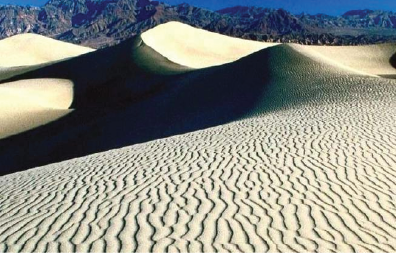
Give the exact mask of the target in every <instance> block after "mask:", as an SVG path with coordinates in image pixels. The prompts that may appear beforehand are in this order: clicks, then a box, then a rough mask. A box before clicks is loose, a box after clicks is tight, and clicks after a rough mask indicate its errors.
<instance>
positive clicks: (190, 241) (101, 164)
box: [0, 23, 396, 252]
mask: <svg viewBox="0 0 396 253" xmlns="http://www.w3.org/2000/svg"><path fill="white" fill-rule="evenodd" d="M175 28H178V29H175ZM179 32H181V34H180V33H179ZM183 33H184V34H186V37H183V36H180V35H182V34H183ZM165 34H171V35H172V36H169V37H167V38H165V37H164V35H165ZM157 36H158V37H157ZM192 38H195V39H192ZM157 39H158V40H157ZM184 39H185V40H184ZM218 39H219V37H217V35H214V34H211V33H208V32H204V31H201V30H196V29H195V28H192V27H188V26H185V25H182V24H178V23H169V24H165V25H162V26H159V27H157V28H154V29H153V30H151V31H148V32H147V33H145V34H143V35H142V36H136V37H135V38H133V39H131V40H129V41H125V42H123V43H122V44H120V45H118V46H115V47H112V48H107V49H104V50H98V51H96V52H92V53H90V54H85V55H82V56H79V57H76V58H73V59H69V60H66V61H62V62H58V63H55V64H51V65H49V66H45V67H41V68H39V69H36V70H32V71H30V72H28V73H24V74H21V75H17V76H14V77H12V78H10V79H8V80H6V81H5V82H6V84H0V95H1V94H2V93H1V92H2V91H1V88H7V86H9V85H11V86H13V87H14V88H17V87H18V88H21V89H22V90H24V88H23V86H24V84H23V82H24V81H23V80H26V79H30V80H31V79H32V78H34V79H38V80H43V78H55V79H57V80H58V81H57V82H58V83H59V84H61V83H62V84H64V85H65V86H63V87H64V88H65V92H62V94H66V93H68V92H70V91H71V90H70V88H69V87H71V86H67V85H69V84H70V83H72V84H73V85H74V86H73V90H72V92H73V100H72V104H71V107H72V108H73V109H74V110H73V111H72V112H71V113H69V114H68V115H66V116H64V117H62V118H60V119H59V120H57V121H54V122H52V123H49V124H46V125H45V126H42V127H38V128H36V129H33V130H30V131H27V132H24V133H21V134H18V135H15V136H11V137H9V138H5V139H3V140H0V164H2V166H1V169H2V171H1V173H2V174H8V175H4V176H1V177H0V206H1V208H0V252H104V251H106V252H261V251H268V252H394V251H396V226H395V225H394V224H396V204H395V201H394V200H395V199H396V193H395V190H394V189H396V171H395V168H396V150H395V148H394V146H395V145H396V135H395V133H396V123H395V122H396V99H395V98H396V80H394V79H391V78H383V77H382V76H387V77H389V76H392V75H395V74H396V69H394V68H393V67H392V64H393V63H392V61H393V60H392V59H393V58H394V57H395V56H394V49H395V48H394V46H393V45H376V46H370V47H358V48H355V47H342V48H329V47H322V48H319V47H318V48H316V47H303V46H299V45H271V44H270V45H266V44H264V45H259V44H255V43H253V44H251V43H252V42H246V44H245V43H244V42H245V41H242V40H237V39H233V38H224V37H222V38H221V40H222V39H224V44H223V45H222V43H219V44H217V42H216V41H217V40H218ZM161 41H163V42H164V43H163V44H161V43H160V42H161ZM221 42H222V41H221ZM174 45H176V47H175V46H174ZM211 45H212V46H213V48H214V47H218V48H216V49H215V50H213V48H212V47H211ZM235 47H236V48H238V50H236V49H235ZM194 48H195V49H194ZM220 48H221V50H220ZM240 48H243V50H242V49H241V50H239V49H240ZM193 49H194V50H195V53H194V50H193ZM327 49H328V50H329V51H327ZM227 54H229V57H228V56H227ZM197 55H199V56H200V57H198V56H197ZM76 66H78V68H76ZM51 80H52V79H51ZM59 80H69V81H59ZM14 82H16V83H14ZM29 82H30V81H29ZM2 85H4V87H1V86H2ZM42 85H45V84H42ZM29 87H30V85H29ZM66 87H67V88H66ZM57 91H59V90H58V89H57ZM21 92H22V91H21ZM48 92H50V91H48ZM18 94H21V93H18ZM68 94H70V93H68ZM43 95H44V94H43ZM43 95H40V97H41V96H43ZM1 96H4V98H11V97H10V96H8V95H7V94H6V93H4V95H1ZM61 98H62V99H59V100H58V99H54V97H52V95H51V96H48V97H47V100H44V101H42V100H40V101H35V100H33V101H34V102H37V103H38V102H40V103H41V102H43V103H44V104H45V105H48V104H50V105H52V106H54V108H55V107H56V108H60V107H62V108H63V107H67V106H68V103H69V102H70V100H69V98H68V97H63V96H61ZM11 100H14V99H11ZM15 101H17V100H15ZM45 101H47V102H45ZM28 102H29V100H27V101H21V102H20V103H18V104H21V105H24V103H28ZM58 103H59V104H58ZM102 151H106V152H102ZM100 152H101V153H100ZM78 157H79V158H78ZM70 158H74V159H72V160H69V159H70ZM55 162H57V163H55ZM49 163H53V164H49ZM46 164H49V165H46ZM41 165H46V166H41ZM36 166H41V167H37V168H34V167H36ZM17 171H20V172H17Z"/></svg>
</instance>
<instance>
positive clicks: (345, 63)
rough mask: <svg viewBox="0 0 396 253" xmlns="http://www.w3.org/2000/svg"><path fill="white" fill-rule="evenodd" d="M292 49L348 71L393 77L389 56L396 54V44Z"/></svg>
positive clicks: (299, 47) (393, 71)
mask: <svg viewBox="0 0 396 253" xmlns="http://www.w3.org/2000/svg"><path fill="white" fill-rule="evenodd" d="M293 47H294V48H295V49H296V50H298V51H300V52H301V53H304V54H305V55H307V56H310V57H313V58H314V59H315V58H318V59H320V60H321V61H323V62H326V63H328V64H332V65H337V66H338V67H342V68H345V69H347V70H349V71H354V72H356V73H359V74H365V75H372V76H392V75H395V68H394V67H393V66H392V65H391V56H393V55H395V54H396V44H383V45H368V46H300V45H293Z"/></svg>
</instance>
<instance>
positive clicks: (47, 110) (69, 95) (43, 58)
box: [0, 34, 93, 139]
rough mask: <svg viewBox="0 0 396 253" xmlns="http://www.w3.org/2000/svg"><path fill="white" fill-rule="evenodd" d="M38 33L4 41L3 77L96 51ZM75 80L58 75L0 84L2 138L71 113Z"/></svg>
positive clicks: (1, 52) (0, 43)
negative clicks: (56, 76) (64, 78)
mask: <svg viewBox="0 0 396 253" xmlns="http://www.w3.org/2000/svg"><path fill="white" fill-rule="evenodd" d="M92 51H93V49H90V48H86V47H81V46H76V45H73V44H69V43H65V42H61V41H56V40H53V39H50V38H46V37H44V36H40V35H35V34H22V35H17V36H13V37H11V38H7V39H4V40H1V41H0V56H1V57H0V80H6V79H8V78H11V77H13V76H17V75H20V74H23V73H26V72H29V71H32V70H35V69H39V68H42V67H44V66H48V65H50V64H54V63H55V62H56V61H60V60H64V59H68V58H71V57H75V56H78V55H81V54H85V53H88V52H92ZM72 101H73V83H72V82H71V81H67V80H62V79H58V78H51V79H30V80H23V79H22V80H19V81H16V82H9V83H2V84H0V139H1V138H5V137H8V136H11V135H14V134H19V133H22V132H24V131H27V130H30V129H33V128H36V127H38V126H41V125H44V124H47V123H49V122H52V121H55V120H57V119H59V118H61V117H63V116H65V115H66V114H68V113H69V112H70V110H68V108H69V106H70V105H71V104H72Z"/></svg>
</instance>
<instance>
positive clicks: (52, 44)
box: [0, 33, 94, 67]
mask: <svg viewBox="0 0 396 253" xmlns="http://www.w3.org/2000/svg"><path fill="white" fill-rule="evenodd" d="M92 51H94V49H91V48H87V47H82V46H77V45H73V44H70V43H66V42H61V41H58V40H54V39H50V38H47V37H44V36H41V35H37V34H30V33H27V34H20V35H15V36H12V37H10V38H7V39H3V40H1V41H0V56H1V57H0V67H16V66H26V65H37V64H43V63H47V62H52V61H59V60H62V59H65V58H70V57H75V56H78V55H81V54H85V53H89V52H92Z"/></svg>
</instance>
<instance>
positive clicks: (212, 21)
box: [0, 0, 396, 48]
mask: <svg viewBox="0 0 396 253" xmlns="http://www.w3.org/2000/svg"><path fill="white" fill-rule="evenodd" d="M169 21H179V22H183V23H186V24H189V25H192V26H194V27H199V28H203V29H206V30H209V31H213V32H217V33H221V34H225V35H229V36H234V37H241V38H246V39H252V40H260V41H279V42H298V43H303V44H362V43H364V44H367V43H372V42H375V41H383V40H387V41H389V40H392V39H393V40H395V39H396V29H395V28H396V15H395V14H394V13H392V12H386V11H372V10H353V11H349V12H346V13H345V14H344V15H343V16H339V17H333V16H329V15H325V14H317V15H310V14H305V13H303V14H300V15H294V14H292V13H290V12H289V11H287V10H284V9H269V8H263V7H254V6H234V7H230V8H225V9H222V10H219V11H216V12H214V11H210V10H206V9H203V8H199V7H195V6H192V5H190V4H187V3H184V4H180V5H176V6H171V5H168V4H164V3H162V2H159V1H151V0H50V1H49V2H47V3H46V4H45V5H44V6H43V7H40V8H37V7H21V6H11V5H7V6H0V38H5V37H9V36H12V35H15V34H19V33H28V32H31V33H38V34H42V35H45V36H51V37H53V38H56V39H60V40H64V41H68V42H72V43H76V44H83V45H87V46H91V47H96V48H99V47H105V46H110V45H114V44H118V43H119V42H121V41H123V40H125V39H128V38H130V37H133V36H135V35H137V34H139V33H141V32H144V31H146V30H148V29H150V28H152V27H154V26H156V25H158V24H162V23H166V22H169ZM373 28H381V29H378V31H379V34H373V31H377V30H373ZM381 31H385V33H384V34H386V36H388V37H386V36H384V35H383V34H380V32H381ZM333 32H334V34H337V35H334V34H333ZM392 36H393V37H392Z"/></svg>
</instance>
